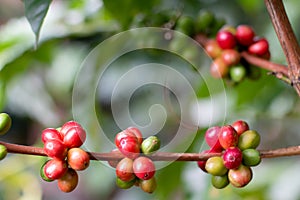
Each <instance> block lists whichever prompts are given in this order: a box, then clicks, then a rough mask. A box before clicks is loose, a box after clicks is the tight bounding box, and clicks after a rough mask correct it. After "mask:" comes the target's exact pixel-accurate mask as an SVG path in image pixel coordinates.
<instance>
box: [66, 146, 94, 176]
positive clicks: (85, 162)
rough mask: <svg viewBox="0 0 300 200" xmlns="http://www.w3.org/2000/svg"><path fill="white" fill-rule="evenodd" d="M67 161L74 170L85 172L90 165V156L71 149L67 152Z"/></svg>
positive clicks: (78, 149) (76, 149)
mask: <svg viewBox="0 0 300 200" xmlns="http://www.w3.org/2000/svg"><path fill="white" fill-rule="evenodd" d="M67 161H68V164H69V165H70V167H71V168H72V169H74V170H78V171H79V170H85V169H86V168H87V167H88V166H89V164H90V156H89V154H88V153H87V152H85V151H84V150H82V149H80V148H72V149H70V150H69V151H68V154H67Z"/></svg>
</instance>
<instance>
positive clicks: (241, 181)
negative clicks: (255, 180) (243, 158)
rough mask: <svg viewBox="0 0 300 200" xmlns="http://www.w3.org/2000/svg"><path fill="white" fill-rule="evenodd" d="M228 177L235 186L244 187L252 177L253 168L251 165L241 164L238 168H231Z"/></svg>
mask: <svg viewBox="0 0 300 200" xmlns="http://www.w3.org/2000/svg"><path fill="white" fill-rule="evenodd" d="M228 178H229V182H230V183H231V185H233V186H234V187H238V188H240V187H244V186H246V185H247V184H248V183H249V182H250V181H251V179H252V170H251V168H250V167H246V166H244V165H240V166H239V167H238V168H237V169H230V170H229V172H228Z"/></svg>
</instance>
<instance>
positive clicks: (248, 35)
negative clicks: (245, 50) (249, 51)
mask: <svg viewBox="0 0 300 200" xmlns="http://www.w3.org/2000/svg"><path fill="white" fill-rule="evenodd" d="M254 36H255V33H254V31H253V29H252V28H251V27H250V26H248V25H239V26H238V27H237V28H236V34H235V37H236V39H237V41H238V43H239V44H241V45H243V46H249V45H251V44H252V43H253V38H254Z"/></svg>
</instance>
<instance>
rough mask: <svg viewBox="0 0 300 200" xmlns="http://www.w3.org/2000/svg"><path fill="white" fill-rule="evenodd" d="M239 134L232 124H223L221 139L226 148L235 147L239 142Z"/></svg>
mask: <svg viewBox="0 0 300 200" xmlns="http://www.w3.org/2000/svg"><path fill="white" fill-rule="evenodd" d="M238 139H239V138H238V134H237V132H236V131H235V130H234V128H233V127H232V126H230V125H225V126H222V128H221V130H220V133H219V141H220V144H221V146H222V147H223V148H224V149H228V148H229V147H235V146H237V144H238Z"/></svg>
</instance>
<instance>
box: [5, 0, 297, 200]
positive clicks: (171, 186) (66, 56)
mask: <svg viewBox="0 0 300 200" xmlns="http://www.w3.org/2000/svg"><path fill="white" fill-rule="evenodd" d="M284 4H285V6H286V10H287V14H288V16H289V17H290V20H291V23H292V26H293V28H294V30H295V33H296V36H297V37H298V38H299V37H300V24H299V23H298V22H299V18H300V13H299V9H300V4H299V2H298V0H289V1H284ZM203 10H209V11H211V12H213V13H214V14H215V16H216V17H218V18H222V19H224V20H225V21H226V23H227V24H230V25H232V26H237V25H239V24H249V25H251V26H252V27H253V28H254V29H255V31H256V33H257V35H260V36H264V37H266V38H267V39H268V41H269V44H270V51H271V60H272V61H274V62H278V63H282V64H285V63H286V62H285V58H284V55H283V52H282V50H281V48H280V45H279V42H278V40H277V37H276V35H275V32H274V30H273V27H272V24H271V22H270V19H269V16H268V13H267V11H266V8H265V6H264V3H263V1H262V0H229V1H222V0H189V1H186V0H184V1H182V0H175V1H174V0H154V1H139V0H131V1H130V0H115V1H104V2H102V1H101V0H67V1H63V0H55V1H53V2H52V4H51V7H50V9H49V12H48V14H47V16H46V18H45V21H44V24H43V27H42V30H41V36H40V42H39V44H38V47H37V49H34V46H35V37H34V34H33V32H32V30H31V28H30V25H29V23H28V21H27V20H26V18H25V17H24V5H23V2H22V1H19V0H13V1H11V0H0V110H1V111H2V112H7V113H9V114H10V115H11V117H12V119H13V125H12V128H11V130H10V131H9V132H8V134H7V135H5V136H1V137H0V140H3V141H7V142H12V143H17V144H26V145H34V146H42V143H41V139H40V134H41V131H42V130H43V129H44V128H46V127H60V126H61V125H62V124H63V123H64V122H66V121H68V120H71V119H73V118H74V116H73V114H74V113H73V107H72V93H73V85H74V81H76V77H77V76H76V75H77V72H79V69H80V66H81V65H82V63H83V62H84V59H85V58H86V56H87V55H88V54H89V53H90V51H91V50H92V49H93V48H94V47H96V46H97V45H98V44H100V43H101V42H102V41H104V40H105V39H107V38H109V37H111V36H113V35H115V34H117V33H120V32H122V31H125V30H128V29H131V28H136V27H144V26H147V25H149V21H150V22H151V23H153V24H154V22H157V21H164V17H166V16H178V13H179V15H188V16H191V17H196V16H197V15H198V14H199V12H201V11H203ZM143 19H147V20H148V21H147V20H146V21H143ZM168 19H170V18H168ZM151 23H150V25H151ZM147 40H148V38H147V37H145V41H147ZM189 50H190V49H189V48H188V47H185V48H182V51H183V52H182V54H185V53H186V54H187V55H188V53H189V52H188V51H189ZM201 60H202V61H201V63H199V65H201V66H200V67H201V71H202V72H203V73H202V74H201V76H200V75H199V73H197V72H195V70H194V69H193V67H191V65H190V63H188V62H186V61H185V60H184V59H183V58H182V57H180V56H178V55H174V54H172V53H166V52H160V51H159V50H144V51H134V52H130V53H128V54H126V55H124V56H121V57H120V58H118V59H117V60H115V61H114V62H113V63H112V64H111V66H110V67H109V70H107V72H106V73H105V74H104V75H103V77H102V79H101V80H100V82H99V87H98V88H97V91H95V93H96V95H95V105H96V106H95V111H96V113H97V116H98V121H97V123H99V124H100V125H101V127H102V128H103V131H104V132H105V136H106V137H107V138H106V139H109V140H110V141H113V138H114V135H115V134H116V133H117V132H118V131H120V127H119V126H118V124H117V123H115V120H114V116H113V114H112V109H111V100H112V99H111V93H112V89H113V86H114V84H115V82H116V81H117V80H118V79H119V78H120V77H121V76H122V74H123V72H124V71H126V70H127V69H128V68H130V67H132V66H136V65H140V64H144V63H150V62H154V63H162V64H166V65H168V66H171V67H173V68H174V69H176V70H178V71H180V73H182V74H183V75H184V76H185V77H186V78H187V79H188V80H189V81H190V83H191V85H192V86H193V88H194V90H195V92H196V94H197V101H194V102H190V103H189V104H188V105H186V108H184V109H187V110H189V113H190V118H191V122H186V123H187V125H191V126H193V125H195V121H199V124H198V125H199V130H198V131H197V132H193V133H192V134H194V136H195V137H194V139H193V141H192V142H191V145H190V146H189V148H188V149H187V152H200V151H202V150H204V149H205V145H203V133H204V132H205V130H206V129H207V128H208V127H209V126H213V125H222V124H224V123H232V122H233V121H235V120H236V119H243V120H246V121H247V122H248V123H249V125H250V127H251V128H252V129H255V130H257V131H258V132H259V133H260V134H261V137H262V141H261V144H260V146H259V149H274V148H281V147H287V146H293V145H299V141H300V135H299V131H298V130H300V124H299V120H300V116H299V112H300V104H299V103H300V102H299V100H298V99H299V98H298V97H297V95H296V93H295V91H294V90H293V88H292V87H290V86H289V85H287V84H285V83H283V82H282V81H280V80H277V79H276V78H275V77H273V76H272V75H267V72H266V71H264V70H261V72H260V73H261V76H260V78H259V79H257V80H248V79H246V80H245V81H243V82H241V83H239V84H238V85H232V84H228V83H226V81H224V82H221V83H222V84H221V85H222V86H223V87H221V89H215V90H212V91H211V90H208V86H207V84H208V85H209V87H214V83H218V84H220V80H215V79H213V78H211V77H210V75H209V64H210V60H209V58H208V57H206V56H203V57H201ZM151 74H152V75H153V74H154V75H155V72H153V71H151V70H150V71H149V70H145V72H144V73H143V74H139V75H137V77H136V79H139V78H140V79H143V76H146V75H151ZM202 76H204V77H205V80H206V81H205V82H204V81H203V77H202ZM124 87H126V86H124ZM128 87H130V84H129V86H128ZM177 87H178V88H180V85H178V86H177ZM89 88H90V85H86V87H85V89H86V90H89ZM128 89H130V88H128ZM126 91H127V90H126V88H125V89H124V90H123V91H122V92H121V93H120V94H118V95H117V97H118V98H119V99H117V100H118V101H120V103H121V102H122V95H126ZM179 91H180V90H179ZM184 92H185V91H183V90H182V91H181V93H180V95H184ZM166 94H167V97H168V98H166ZM224 94H226V102H224V101H223V100H222V101H219V102H218V101H217V103H216V104H211V99H212V96H213V97H214V98H215V99H218V95H221V96H222V95H224ZM220 99H222V98H220ZM117 103H118V102H117ZM157 104H159V105H161V107H164V109H163V113H162V110H161V107H154V108H153V107H151V106H152V105H157ZM195 106H196V107H198V108H200V109H199V110H200V112H196V110H197V109H194V108H195ZM129 107H130V114H131V117H132V119H133V121H134V123H135V124H134V125H137V126H140V127H144V126H146V125H147V124H149V123H151V122H153V120H154V122H155V121H159V120H163V121H164V123H163V125H164V126H163V129H161V131H156V132H151V130H149V129H148V130H147V131H146V132H145V133H144V134H145V136H148V135H153V134H157V135H158V136H159V137H160V138H162V142H163V144H166V143H167V142H168V141H169V140H170V138H172V137H173V136H174V135H173V134H174V132H176V130H177V128H178V126H179V125H178V117H179V118H180V112H179V111H180V109H179V104H178V100H177V99H176V95H175V94H173V93H172V92H170V91H167V90H166V88H165V87H163V86H160V85H145V86H143V87H140V88H139V89H138V90H136V91H135V92H134V93H133V95H132V97H131V99H130V104H129ZM150 108H152V109H150ZM156 108H158V109H156ZM118 109H119V110H118V111H119V112H120V114H122V112H123V108H122V107H120V108H118ZM213 111H214V112H213ZM216 111H217V112H216ZM212 112H213V114H212ZM162 114H163V119H161V117H162ZM77 117H78V116H77ZM89 117H90V113H84V112H83V113H82V116H80V117H79V120H80V119H83V120H87V121H88V120H89ZM157 119H158V120H157ZM124 121H125V122H126V120H124ZM125 122H124V123H125ZM94 125H95V124H91V125H90V127H85V128H86V129H87V130H91V131H89V132H88V138H89V139H88V142H87V144H86V145H85V146H84V147H83V148H85V149H87V150H91V151H98V152H106V151H108V150H110V149H109V148H112V146H110V145H107V144H106V143H105V142H104V141H105V140H101V137H100V138H99V134H98V133H97V132H95V131H93V130H94V129H93V128H94V127H93V126H94ZM130 125H132V124H128V126H130ZM154 125H155V123H154ZM160 125H161V124H160V123H158V124H157V126H158V127H160ZM178 145H180V144H178ZM178 148H179V149H180V147H178ZM45 160H46V158H43V157H34V156H27V155H11V154H10V155H9V156H8V157H7V158H6V159H4V160H3V161H1V162H0V200H2V199H3V200H12V199H22V200H25V199H26V200H27V199H28V200H29V199H30V200H34V199H45V200H48V199H72V200H77V199H78V200H79V199H89V200H90V199H91V200H93V199H103V200H104V199H115V200H119V199H120V200H121V199H163V200H164V199H172V200H173V199H176V200H177V199H178V200H182V199H189V200H194V199H195V200H196V199H222V200H226V199H236V200H238V199H243V200H245V199H246V200H252V199H253V200H254V199H255V200H264V199H272V200H276V199H278V200H281V199H286V200H295V199H300V190H299V187H300V173H299V165H300V161H299V157H297V156H296V157H291V158H276V159H264V160H263V161H262V163H261V164H260V165H259V166H257V167H254V168H253V173H254V176H253V180H252V181H251V183H250V184H249V185H248V186H246V187H245V188H241V189H237V188H233V187H232V186H229V187H227V188H226V189H223V190H217V189H214V188H213V187H212V186H211V183H210V176H209V175H208V174H205V173H203V172H202V171H201V170H200V169H199V168H198V167H197V164H196V163H195V162H174V163H171V164H169V165H168V166H166V167H164V168H162V169H159V170H158V171H157V174H156V177H157V180H158V187H157V190H156V191H155V192H154V193H153V194H146V193H144V192H142V191H141V190H140V189H139V188H136V187H134V188H131V189H129V190H121V189H118V188H117V187H116V185H115V172H114V170H113V169H112V168H110V167H108V166H107V164H106V163H105V162H100V161H99V162H97V161H92V162H91V164H90V167H89V168H88V169H87V170H85V171H83V172H80V173H79V176H80V181H79V185H78V187H77V188H76V190H75V191H74V192H72V193H70V194H64V193H62V192H60V191H59V189H58V188H57V186H56V183H55V182H51V183H46V182H44V181H43V180H42V179H41V178H40V177H39V169H40V167H41V165H42V164H43V162H45Z"/></svg>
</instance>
